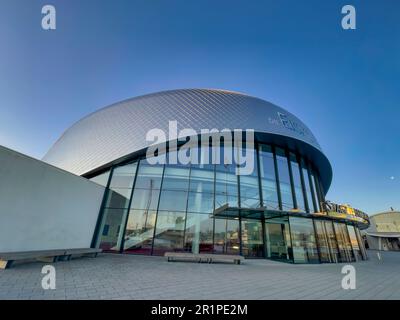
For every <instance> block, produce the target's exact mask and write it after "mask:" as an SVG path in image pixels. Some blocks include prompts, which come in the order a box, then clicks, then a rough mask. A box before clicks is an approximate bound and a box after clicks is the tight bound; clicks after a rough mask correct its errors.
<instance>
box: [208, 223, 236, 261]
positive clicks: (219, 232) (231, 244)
mask: <svg viewBox="0 0 400 320" xmlns="http://www.w3.org/2000/svg"><path fill="white" fill-rule="evenodd" d="M214 252H215V253H225V254H239V252H240V243H239V220H228V219H215V229H214Z"/></svg>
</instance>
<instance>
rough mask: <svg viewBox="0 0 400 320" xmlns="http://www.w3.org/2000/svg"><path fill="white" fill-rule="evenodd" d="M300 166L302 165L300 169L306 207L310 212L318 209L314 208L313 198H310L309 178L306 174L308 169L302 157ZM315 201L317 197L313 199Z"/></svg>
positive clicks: (311, 195)
mask: <svg viewBox="0 0 400 320" xmlns="http://www.w3.org/2000/svg"><path fill="white" fill-rule="evenodd" d="M301 166H302V170H303V178H304V187H305V189H306V196H307V203H308V208H309V210H310V212H317V211H318V210H317V209H316V208H315V206H314V202H313V198H312V197H313V194H312V192H311V188H310V178H309V176H308V169H307V166H306V163H305V161H304V160H303V159H301ZM315 201H318V199H315Z"/></svg>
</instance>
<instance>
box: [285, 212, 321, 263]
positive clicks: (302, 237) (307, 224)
mask: <svg viewBox="0 0 400 320" xmlns="http://www.w3.org/2000/svg"><path fill="white" fill-rule="evenodd" d="M289 221H290V230H291V233H292V246H293V258H294V262H295V263H318V262H319V258H318V250H317V243H316V241H315V233H314V226H313V221H312V219H306V218H297V217H290V218H289Z"/></svg>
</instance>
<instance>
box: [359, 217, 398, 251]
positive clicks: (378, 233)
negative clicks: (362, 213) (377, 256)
mask: <svg viewBox="0 0 400 320" xmlns="http://www.w3.org/2000/svg"><path fill="white" fill-rule="evenodd" d="M370 221H371V225H370V226H369V228H368V229H366V230H364V231H363V236H364V237H365V240H366V241H367V245H368V247H369V248H370V249H372V250H384V251H399V250H400V212H399V211H394V210H392V211H386V212H382V213H377V214H374V215H372V216H371V218H370Z"/></svg>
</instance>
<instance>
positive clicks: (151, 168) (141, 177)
mask: <svg viewBox="0 0 400 320" xmlns="http://www.w3.org/2000/svg"><path fill="white" fill-rule="evenodd" d="M162 174H163V166H160V165H150V164H148V163H147V161H146V160H141V161H140V163H139V169H138V173H137V177H136V183H135V188H140V189H160V187H161V178H162Z"/></svg>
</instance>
